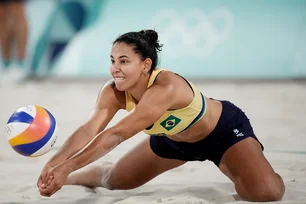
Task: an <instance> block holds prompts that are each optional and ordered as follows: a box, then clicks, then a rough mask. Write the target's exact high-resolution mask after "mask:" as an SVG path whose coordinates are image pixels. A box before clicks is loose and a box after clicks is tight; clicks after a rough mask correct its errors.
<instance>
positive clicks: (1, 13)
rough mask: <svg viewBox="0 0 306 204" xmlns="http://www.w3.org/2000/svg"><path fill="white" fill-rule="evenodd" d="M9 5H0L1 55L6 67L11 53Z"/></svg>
mask: <svg viewBox="0 0 306 204" xmlns="http://www.w3.org/2000/svg"><path fill="white" fill-rule="evenodd" d="M9 15H10V13H9V4H8V3H0V42H1V46H0V47H1V55H2V60H3V61H4V65H5V66H8V63H9V61H10V60H11V59H10V53H11V27H12V26H10V21H9V18H10V16H9Z"/></svg>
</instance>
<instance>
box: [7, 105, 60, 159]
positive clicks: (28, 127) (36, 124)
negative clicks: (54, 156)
mask: <svg viewBox="0 0 306 204" xmlns="http://www.w3.org/2000/svg"><path fill="white" fill-rule="evenodd" d="M56 128H57V123H56V120H55V118H54V116H53V115H52V114H51V113H50V112H49V111H48V110H47V109H45V108H43V107H41V106H37V105H30V106H25V107H22V108H20V109H18V110H17V111H15V112H14V113H13V114H12V116H11V117H10V118H9V120H8V122H7V126H6V136H7V139H8V142H9V144H10V145H11V147H12V148H13V149H14V150H15V151H16V152H18V153H19V154H21V155H23V156H26V157H37V156H41V155H44V154H46V153H47V152H49V151H50V150H51V149H52V147H53V146H54V144H55V142H56V138H57V136H56Z"/></svg>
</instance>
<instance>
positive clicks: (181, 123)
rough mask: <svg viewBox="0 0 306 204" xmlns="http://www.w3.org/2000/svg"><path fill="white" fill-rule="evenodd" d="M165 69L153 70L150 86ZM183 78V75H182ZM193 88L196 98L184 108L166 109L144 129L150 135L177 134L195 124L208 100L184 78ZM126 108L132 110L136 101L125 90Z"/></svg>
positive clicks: (204, 109)
mask: <svg viewBox="0 0 306 204" xmlns="http://www.w3.org/2000/svg"><path fill="white" fill-rule="evenodd" d="M163 70H164V69H155V70H153V72H152V74H151V76H150V79H149V83H148V88H149V87H150V86H152V84H153V83H154V81H155V79H156V77H157V75H158V74H159V73H160V72H162V71H163ZM182 78H183V77H182ZM183 79H184V80H185V81H186V82H187V83H188V84H189V86H190V88H191V89H192V90H193V93H194V98H193V100H192V102H191V103H190V104H189V105H188V106H187V107H184V108H182V109H177V110H169V111H166V112H165V113H164V114H163V115H162V116H161V117H160V118H159V119H158V120H157V121H156V122H155V123H154V124H152V125H151V126H149V127H147V128H146V129H145V130H143V131H144V132H145V133H147V134H149V135H157V136H158V135H161V136H162V135H175V134H177V133H180V132H182V131H184V130H185V129H187V128H189V127H191V126H192V125H194V124H195V123H196V122H197V121H199V120H200V119H201V118H202V117H203V116H204V114H205V111H206V102H205V98H204V97H203V95H202V93H201V92H200V91H199V90H198V89H197V87H196V86H195V85H193V84H192V83H191V82H189V81H188V80H186V79H185V78H183ZM125 98H126V110H127V111H128V112H130V111H131V110H133V109H134V108H135V107H136V104H135V101H134V99H133V97H132V96H131V94H130V93H129V92H127V91H125Z"/></svg>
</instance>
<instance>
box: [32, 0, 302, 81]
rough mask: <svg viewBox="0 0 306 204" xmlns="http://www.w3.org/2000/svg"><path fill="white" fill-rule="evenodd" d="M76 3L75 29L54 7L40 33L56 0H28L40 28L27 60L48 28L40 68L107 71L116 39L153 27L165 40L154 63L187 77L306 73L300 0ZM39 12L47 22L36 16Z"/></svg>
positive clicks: (91, 73) (59, 72)
mask: <svg viewBox="0 0 306 204" xmlns="http://www.w3.org/2000/svg"><path fill="white" fill-rule="evenodd" d="M61 2H68V1H67V0H66V1H61ZM77 2H79V3H80V4H82V5H83V6H84V8H85V9H86V12H87V13H86V26H85V27H84V28H83V30H81V31H79V32H75V31H74V32H72V28H71V27H70V26H71V25H69V23H67V19H66V18H65V17H63V16H61V15H62V14H61V12H58V10H57V13H58V14H57V15H56V16H57V17H54V19H56V20H53V25H52V26H51V27H50V26H49V31H48V32H43V31H46V29H47V28H48V25H50V22H48V21H47V19H49V20H50V18H51V17H50V16H52V14H54V12H55V10H56V8H57V7H56V3H54V2H47V1H44V3H43V2H41V1H40V2H39V1H29V2H28V5H27V9H28V17H29V21H30V24H31V25H32V28H33V30H32V31H34V30H36V31H40V32H39V34H37V32H36V34H34V33H33V32H32V34H31V35H32V37H31V42H30V43H29V48H28V49H29V52H30V53H32V54H29V56H30V57H29V58H30V60H31V61H32V62H33V60H35V56H34V55H33V53H34V51H35V50H36V49H37V42H38V41H39V39H42V38H43V37H46V33H49V36H48V41H45V44H44V45H47V46H45V47H47V49H42V53H43V54H42V56H41V57H40V58H39V60H38V61H39V70H44V69H45V67H50V66H52V67H53V69H52V70H53V71H52V74H54V75H56V76H78V77H79V76H85V77H97V76H101V77H109V76H110V74H109V65H110V60H109V54H110V49H111V45H112V42H113V41H114V40H115V38H116V37H117V36H119V35H120V34H123V33H125V32H128V31H135V30H136V31H137V30H141V29H148V28H155V30H156V31H158V32H159V37H160V41H161V43H162V44H164V47H163V51H162V52H161V54H160V64H159V66H160V67H163V68H166V69H170V70H172V71H175V72H178V73H180V74H182V75H184V76H186V77H192V78H260V79H262V78H292V77H306V1H305V0H269V1H266V0H256V1H252V0H235V1H226V0H215V1H209V0H193V1H184V0H167V1H162V0H157V1H142V0H132V1H129V2H128V3H122V1H120V0H108V1H107V0H105V1H102V0H90V1H87V0H79V1H77ZM57 6H58V5H57ZM37 8H40V9H37ZM47 14H48V15H47ZM46 16H47V17H46ZM43 17H44V19H45V21H43V22H44V23H40V24H39V23H38V24H35V23H34V21H37V19H43ZM50 32H51V33H52V34H50ZM61 36H66V37H63V38H65V39H66V40H67V42H68V44H67V45H66V47H65V49H63V50H62V52H61V54H60V55H59V56H58V57H57V58H56V59H54V62H53V64H52V65H50V62H49V60H48V58H49V57H50V56H49V54H50V53H49V52H48V49H49V48H50V47H49V46H50V44H51V42H53V41H54V40H55V39H60V38H61ZM49 51H50V50H49ZM36 60H37V59H36Z"/></svg>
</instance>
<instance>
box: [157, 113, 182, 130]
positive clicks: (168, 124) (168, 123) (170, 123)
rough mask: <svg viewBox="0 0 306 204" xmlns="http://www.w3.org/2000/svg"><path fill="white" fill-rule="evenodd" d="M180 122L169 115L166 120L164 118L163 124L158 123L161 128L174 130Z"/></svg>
mask: <svg viewBox="0 0 306 204" xmlns="http://www.w3.org/2000/svg"><path fill="white" fill-rule="evenodd" d="M180 122H181V119H179V118H177V117H175V116H173V115H170V116H169V117H168V118H166V119H165V120H164V121H163V122H161V123H160V125H161V126H163V127H164V128H165V129H166V130H168V131H169V130H171V129H172V128H174V127H175V126H176V125H177V124H179V123H180Z"/></svg>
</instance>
